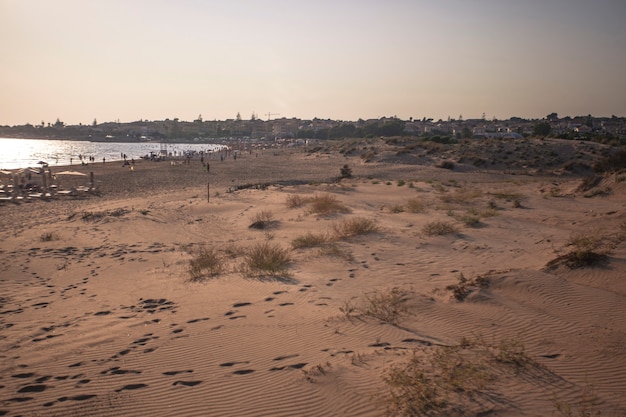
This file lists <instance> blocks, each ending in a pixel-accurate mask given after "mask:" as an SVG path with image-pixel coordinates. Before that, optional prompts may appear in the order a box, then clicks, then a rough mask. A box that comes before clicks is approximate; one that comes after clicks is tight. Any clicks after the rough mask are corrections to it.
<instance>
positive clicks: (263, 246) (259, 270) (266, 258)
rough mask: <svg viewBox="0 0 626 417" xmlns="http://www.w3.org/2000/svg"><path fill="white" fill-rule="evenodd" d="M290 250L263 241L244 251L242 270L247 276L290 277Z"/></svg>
mask: <svg viewBox="0 0 626 417" xmlns="http://www.w3.org/2000/svg"><path fill="white" fill-rule="evenodd" d="M289 262H290V257H289V252H288V251H287V250H286V249H284V248H282V247H281V246H279V245H277V244H273V243H271V242H267V241H265V242H263V243H259V244H256V245H254V246H253V247H251V248H249V249H248V250H246V251H245V252H244V262H243V264H242V266H241V272H242V273H243V275H244V276H246V277H262V276H273V277H288V276H289V274H288V271H287V267H288V265H289Z"/></svg>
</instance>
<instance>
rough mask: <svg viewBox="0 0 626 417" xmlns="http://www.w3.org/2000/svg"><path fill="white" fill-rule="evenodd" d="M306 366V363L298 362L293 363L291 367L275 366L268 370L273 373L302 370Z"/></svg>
mask: <svg viewBox="0 0 626 417" xmlns="http://www.w3.org/2000/svg"><path fill="white" fill-rule="evenodd" d="M307 365H308V364H307V363H306V362H300V363H294V364H293V365H286V366H276V367H274V368H270V372H273V371H283V370H285V369H302V368H304V367H305V366H307Z"/></svg>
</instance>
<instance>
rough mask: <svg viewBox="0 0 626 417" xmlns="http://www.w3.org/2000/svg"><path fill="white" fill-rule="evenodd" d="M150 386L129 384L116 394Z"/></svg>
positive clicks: (119, 389)
mask: <svg viewBox="0 0 626 417" xmlns="http://www.w3.org/2000/svg"><path fill="white" fill-rule="evenodd" d="M148 386H149V385H147V384H128V385H124V386H123V387H122V388H118V389H116V390H115V392H122V391H132V390H136V389H141V388H146V387H148Z"/></svg>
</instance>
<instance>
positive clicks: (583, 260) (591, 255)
mask: <svg viewBox="0 0 626 417" xmlns="http://www.w3.org/2000/svg"><path fill="white" fill-rule="evenodd" d="M566 247H568V248H570V249H569V251H568V252H566V253H565V254H563V255H560V256H558V257H557V258H555V259H553V260H551V261H550V262H548V264H547V268H548V269H554V268H556V267H558V266H559V265H565V266H567V267H568V268H570V269H576V268H584V267H590V266H594V265H599V264H602V263H605V262H606V261H607V260H608V253H609V248H604V247H603V242H602V238H601V237H600V232H598V231H595V232H583V233H574V234H572V235H571V236H570V238H569V241H568V242H567V245H566Z"/></svg>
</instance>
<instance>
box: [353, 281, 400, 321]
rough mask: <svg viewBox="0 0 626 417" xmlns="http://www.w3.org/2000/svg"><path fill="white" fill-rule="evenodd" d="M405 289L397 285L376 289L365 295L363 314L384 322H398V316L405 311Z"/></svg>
mask: <svg viewBox="0 0 626 417" xmlns="http://www.w3.org/2000/svg"><path fill="white" fill-rule="evenodd" d="M406 296H407V294H406V292H405V291H402V290H400V289H399V288H397V287H394V288H391V289H388V290H385V291H376V292H374V293H371V294H367V295H366V296H365V305H364V306H363V307H362V308H361V311H362V313H363V315H365V316H369V317H373V318H375V319H378V320H380V321H382V322H384V323H389V324H398V322H399V321H400V317H401V316H402V315H404V314H406V312H407V308H406V305H405V303H406V301H407V298H406Z"/></svg>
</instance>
